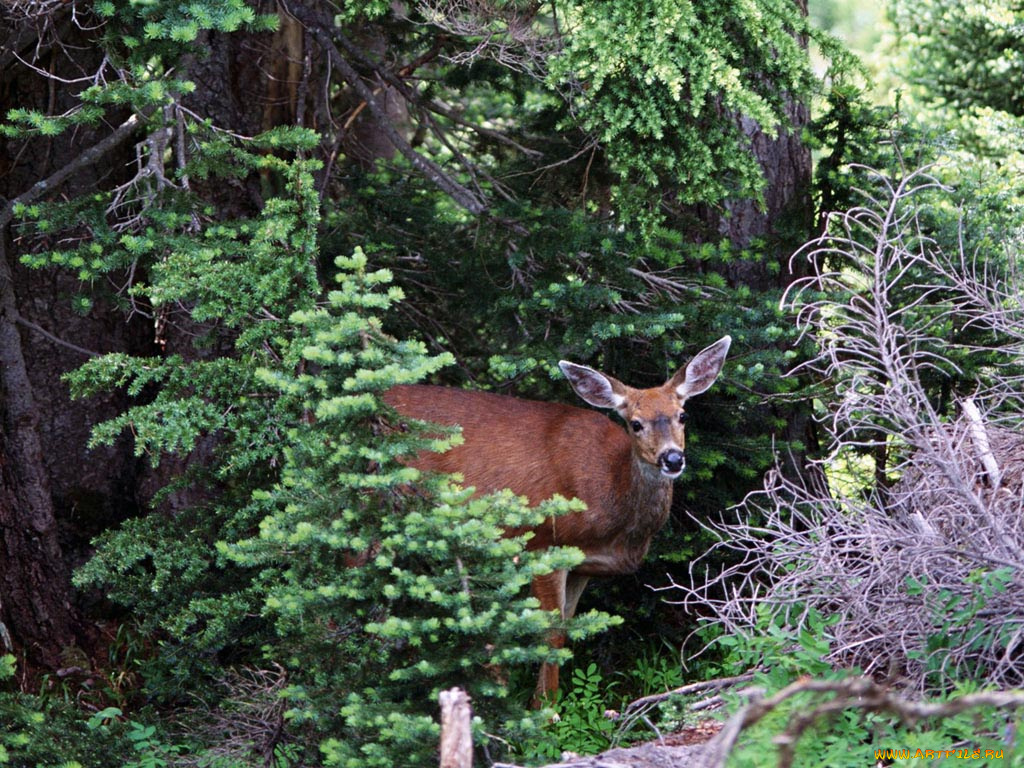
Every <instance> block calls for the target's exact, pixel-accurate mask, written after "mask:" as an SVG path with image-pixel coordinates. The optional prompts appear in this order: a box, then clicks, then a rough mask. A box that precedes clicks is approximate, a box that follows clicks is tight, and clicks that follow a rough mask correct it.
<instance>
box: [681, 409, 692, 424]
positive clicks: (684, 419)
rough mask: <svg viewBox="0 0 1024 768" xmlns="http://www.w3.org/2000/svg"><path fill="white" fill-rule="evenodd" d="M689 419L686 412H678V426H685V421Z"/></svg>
mask: <svg viewBox="0 0 1024 768" xmlns="http://www.w3.org/2000/svg"><path fill="white" fill-rule="evenodd" d="M689 418H690V414H688V413H687V412H686V411H680V412H679V423H680V424H685V423H686V420H687V419H689Z"/></svg>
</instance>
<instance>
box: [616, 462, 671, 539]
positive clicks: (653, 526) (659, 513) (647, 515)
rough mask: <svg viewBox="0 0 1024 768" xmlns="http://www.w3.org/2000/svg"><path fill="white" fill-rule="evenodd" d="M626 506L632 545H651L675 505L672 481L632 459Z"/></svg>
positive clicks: (656, 469)
mask: <svg viewBox="0 0 1024 768" xmlns="http://www.w3.org/2000/svg"><path fill="white" fill-rule="evenodd" d="M629 475H630V476H629V486H628V488H627V490H626V498H625V507H626V509H627V510H628V511H629V513H630V514H629V515H627V519H629V520H630V521H631V524H630V525H629V526H628V527H627V528H626V530H625V531H624V532H625V534H626V536H627V539H628V540H629V542H630V543H631V544H641V543H644V542H649V541H650V539H651V537H652V536H653V535H654V534H655V533H657V532H658V530H659V529H660V528H661V527H662V526H663V525H664V524H665V521H666V520H668V513H669V508H670V507H671V506H672V480H671V479H669V478H667V477H665V476H664V475H663V474H662V473H661V470H659V469H658V468H657V467H652V466H651V465H650V464H648V463H647V462H645V461H641V460H640V459H638V458H637V457H636V456H633V457H632V462H631V466H630V473H629Z"/></svg>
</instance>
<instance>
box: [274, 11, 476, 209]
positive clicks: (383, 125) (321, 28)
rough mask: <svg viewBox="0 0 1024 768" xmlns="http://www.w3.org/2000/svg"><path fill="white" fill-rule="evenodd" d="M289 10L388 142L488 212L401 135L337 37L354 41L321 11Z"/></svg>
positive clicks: (444, 187)
mask: <svg viewBox="0 0 1024 768" xmlns="http://www.w3.org/2000/svg"><path fill="white" fill-rule="evenodd" d="M286 10H287V12H288V13H289V14H291V15H292V16H293V17H294V18H295V19H297V20H298V21H299V22H300V23H301V24H303V25H304V26H305V27H306V29H307V30H308V31H309V32H310V33H311V34H312V35H313V37H314V38H316V41H317V42H318V43H319V44H320V46H321V47H322V48H323V49H324V50H325V51H326V52H327V56H328V58H329V59H330V61H331V65H332V66H333V67H334V69H335V70H336V71H337V72H338V74H339V75H340V76H341V78H342V79H343V80H344V81H345V82H347V83H348V84H349V85H350V86H351V87H352V90H354V91H355V92H356V94H357V95H358V96H359V98H360V99H362V100H363V102H365V104H366V106H367V108H368V109H369V110H370V114H371V115H373V119H374V120H375V121H376V122H377V125H378V127H379V128H380V130H381V131H383V133H384V135H385V136H387V138H388V141H390V142H391V144H392V145H393V146H394V147H395V149H397V150H398V151H399V152H400V153H401V154H402V156H403V157H405V159H406V160H408V161H409V162H410V163H411V164H412V166H413V168H415V169H416V170H417V171H419V172H420V173H421V174H423V176H425V177H426V178H427V179H428V180H429V181H430V182H432V183H433V184H434V185H435V186H437V187H438V188H439V189H441V191H443V192H445V193H446V194H448V195H449V196H451V198H452V200H454V201H455V202H456V203H458V205H460V206H461V207H463V208H465V209H466V210H467V211H469V212H470V213H472V214H474V215H479V214H481V213H483V212H484V211H486V210H487V205H486V204H485V203H484V201H482V200H481V199H480V198H479V197H478V196H477V195H475V194H473V192H472V191H470V190H469V189H466V187H464V186H462V185H461V184H459V183H458V182H457V181H455V179H453V178H452V177H451V176H449V175H448V174H446V173H445V172H444V170H443V169H442V168H441V167H440V166H439V165H438V164H437V163H435V162H434V161H433V160H431V159H430V158H428V157H425V156H424V155H421V154H420V153H419V152H417V151H416V150H415V149H413V147H412V145H411V144H409V142H408V141H407V140H406V139H405V137H404V136H402V134H401V133H400V132H399V131H398V129H397V128H396V127H395V125H394V123H393V122H392V121H391V119H390V118H389V117H388V114H387V111H386V110H385V109H384V108H383V107H382V106H381V105H380V104H379V103H378V101H377V98H376V96H375V95H374V93H373V90H372V89H371V88H370V87H369V86H368V85H367V84H366V83H365V82H364V81H363V79H362V78H361V77H360V76H359V73H358V72H356V70H355V69H354V68H353V67H352V65H351V64H350V63H349V62H348V60H347V59H346V58H345V56H344V55H343V54H342V52H341V51H340V50H339V48H338V44H336V40H337V41H338V43H340V44H341V45H342V46H343V47H345V48H349V47H352V43H351V42H349V40H348V39H347V38H346V37H345V36H344V35H343V34H342V33H341V31H340V30H338V29H332V30H331V32H330V33H328V31H327V29H328V28H329V27H330V26H331V25H330V24H329V23H327V22H326V20H324V19H322V18H321V17H320V15H319V14H317V13H316V12H314V11H311V10H310V9H308V8H306V7H304V6H302V5H299V4H295V5H290V6H288V7H287V8H286Z"/></svg>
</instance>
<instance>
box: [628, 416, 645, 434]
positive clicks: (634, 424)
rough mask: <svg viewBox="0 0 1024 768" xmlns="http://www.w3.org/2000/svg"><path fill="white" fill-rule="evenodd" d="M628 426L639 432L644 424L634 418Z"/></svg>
mask: <svg viewBox="0 0 1024 768" xmlns="http://www.w3.org/2000/svg"><path fill="white" fill-rule="evenodd" d="M629 426H630V429H632V430H633V431H634V432H640V431H641V430H643V428H644V425H643V424H642V423H641V422H639V421H637V420H636V419H633V420H632V421H631V422H629Z"/></svg>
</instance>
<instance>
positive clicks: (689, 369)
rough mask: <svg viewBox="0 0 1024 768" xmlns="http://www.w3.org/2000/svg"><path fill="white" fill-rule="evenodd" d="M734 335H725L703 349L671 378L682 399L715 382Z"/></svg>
mask: <svg viewBox="0 0 1024 768" xmlns="http://www.w3.org/2000/svg"><path fill="white" fill-rule="evenodd" d="M730 344H732V337H730V336H723V337H722V338H720V339H719V340H718V341H716V342H715V343H714V344H712V345H711V346H709V347H706V348H705V349H702V350H701V351H700V352H698V353H697V354H696V355H694V357H693V360H691V361H690V362H689V364H688V365H687V366H686V367H685V368H681V369H680V370H679V372H678V373H676V375H675V376H673V377H672V379H671V380H670V382H669V383H670V384H671V385H672V386H674V387H675V390H676V394H677V395H678V396H679V399H680V400H687V399H689V398H691V397H693V396H694V395H699V394H700V393H701V392H704V391H706V390H707V389H708V387H710V386H711V385H712V384H714V383H715V379H717V378H718V374H719V373H721V371H722V366H723V365H725V356H726V355H727V354H728V353H729V345H730Z"/></svg>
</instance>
